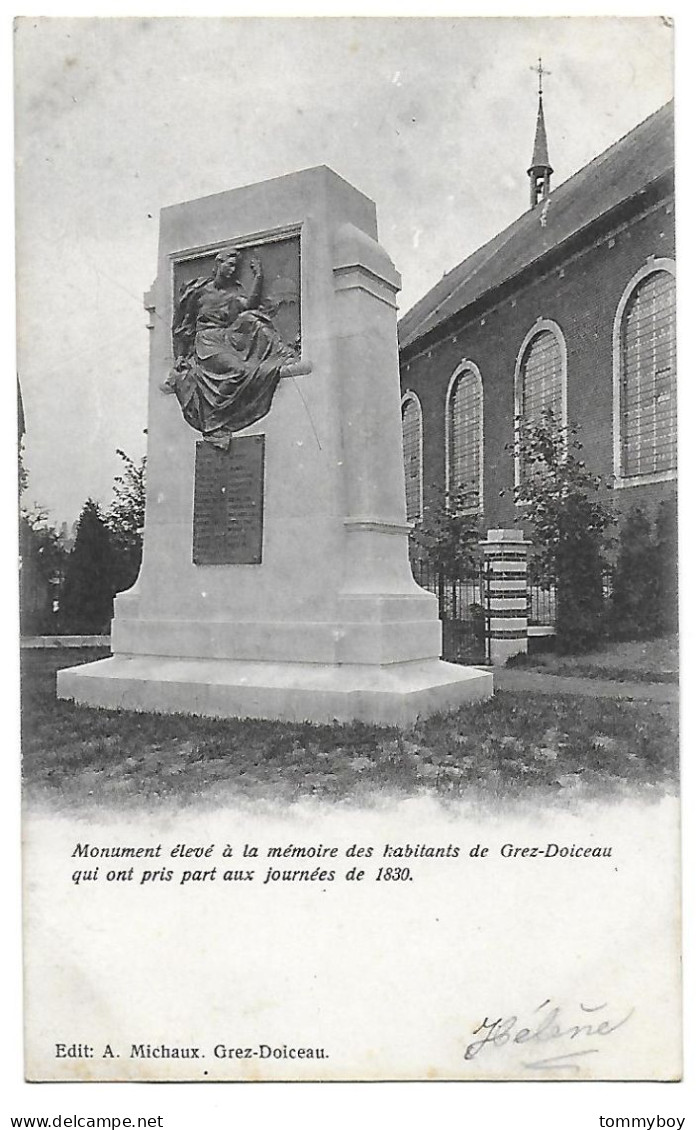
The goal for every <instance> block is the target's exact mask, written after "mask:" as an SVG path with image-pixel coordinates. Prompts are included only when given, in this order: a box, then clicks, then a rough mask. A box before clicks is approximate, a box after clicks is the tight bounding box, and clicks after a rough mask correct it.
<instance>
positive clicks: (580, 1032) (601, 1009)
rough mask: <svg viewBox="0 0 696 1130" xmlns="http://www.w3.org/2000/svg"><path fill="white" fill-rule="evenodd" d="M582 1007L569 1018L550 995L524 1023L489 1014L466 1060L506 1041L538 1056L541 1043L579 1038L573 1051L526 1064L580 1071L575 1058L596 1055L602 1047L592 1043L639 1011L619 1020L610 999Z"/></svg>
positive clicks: (529, 1066)
mask: <svg viewBox="0 0 696 1130" xmlns="http://www.w3.org/2000/svg"><path fill="white" fill-rule="evenodd" d="M579 1009H580V1013H582V1014H583V1015H581V1016H577V1015H576V1016H575V1017H571V1018H570V1019H569V1016H570V1013H569V1011H568V1010H567V1009H566V1010H564V1009H563V1008H562V1007H561V1006H560V1005H554V1004H553V1002H552V1000H551V999H550V998H549V999H548V1000H545V1001H543V1002H542V1003H541V1004H540V1005H539V1006H538V1007H537V1008H535V1009H534V1012H533V1014H532V1017H533V1018H530V1020H529V1021H528V1022H527V1023H526V1024H523V1023H522V1022H521V1021H520V1019H519V1017H517V1016H508V1017H506V1018H503V1017H502V1016H498V1017H496V1018H495V1019H490V1018H489V1017H488V1016H487V1017H485V1019H484V1020H483V1021H482V1022H481V1024H479V1026H478V1027H477V1028H474V1030H473V1035H474V1036H479V1037H480V1038H479V1039H478V1040H474V1041H473V1043H471V1044H469V1045H468V1047H467V1049H466V1051H465V1053H464V1059H469V1060H471V1059H475V1058H476V1056H478V1055H480V1054H481V1053H482V1052H485V1051H489V1050H491V1049H495V1048H500V1047H503V1046H504V1045H506V1044H519V1045H522V1046H526V1047H527V1049H528V1050H529V1051H532V1049H534V1051H533V1054H534V1055H535V1056H536V1055H537V1053H538V1051H540V1050H541V1049H540V1048H539V1045H540V1044H545V1043H549V1042H551V1041H556V1040H560V1041H561V1043H559V1044H556V1045H555V1047H556V1048H558V1049H560V1048H564V1047H565V1046H564V1043H563V1041H568V1042H570V1041H577V1045H576V1046H574V1047H572V1048H571V1049H570V1050H569V1051H567V1050H563V1051H560V1050H559V1051H558V1052H557V1053H555V1054H551V1055H543V1056H542V1057H541V1058H534V1059H531V1060H529V1061H528V1062H525V1063H523V1066H524V1067H527V1068H529V1069H530V1070H542V1069H547V1070H557V1071H562V1070H568V1071H579V1070H580V1065H579V1064H578V1063H577V1062H575V1061H576V1060H577V1059H579V1058H580V1057H581V1056H587V1055H593V1054H595V1053H596V1052H598V1051H599V1050H600V1048H599V1047H594V1046H590V1043H591V1044H594V1043H595V1042H597V1043H601V1040H602V1039H603V1038H606V1037H607V1036H611V1034H612V1032H616V1031H617V1029H619V1028H622V1027H623V1025H624V1024H627V1023H628V1021H629V1020H630V1019H631V1017H632V1016H633V1013H634V1012H635V1009H633V1008H632V1009H631V1010H630V1011H629V1012H627V1013H626V1015H625V1016H622V1017H621V1018H620V1019H618V1020H617V1019H615V1018H614V1017H610V1016H609V1013H608V1012H607V1011H606V1010H607V1009H608V1005H607V1003H606V1001H605V1002H604V1004H597V1005H585V1004H580V1005H579ZM566 1014H568V1015H566ZM481 1033H483V1035H481Z"/></svg>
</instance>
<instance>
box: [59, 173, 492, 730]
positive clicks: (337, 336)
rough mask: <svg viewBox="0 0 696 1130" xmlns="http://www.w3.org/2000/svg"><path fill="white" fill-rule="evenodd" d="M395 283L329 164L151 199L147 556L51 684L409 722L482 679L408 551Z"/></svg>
mask: <svg viewBox="0 0 696 1130" xmlns="http://www.w3.org/2000/svg"><path fill="white" fill-rule="evenodd" d="M399 286H400V278H399V275H398V273H397V272H396V271H395V269H394V267H393V265H392V263H391V260H390V259H389V257H388V255H387V254H386V253H385V251H384V250H383V249H382V248H381V247H380V246H379V244H378V243H377V224H376V215H375V206H374V204H373V203H372V201H370V200H369V199H368V198H367V197H365V196H363V195H362V194H361V193H360V192H358V191H357V190H356V189H354V188H353V187H351V185H349V184H348V183H347V182H346V181H344V180H342V179H341V178H340V177H338V176H337V175H336V174H335V173H333V172H332V171H331V170H330V169H328V168H325V167H320V168H315V169H308V170H306V171H304V172H300V173H296V174H293V175H290V176H286V177H281V178H279V179H277V180H273V181H266V182H264V183H262V184H257V185H251V186H248V187H245V188H240V189H235V190H233V191H230V192H224V193H220V194H218V195H215V196H209V197H205V198H203V199H201V200H194V201H190V202H188V203H185V204H180V205H176V206H174V207H170V208H165V209H164V210H163V211H162V214H161V222H160V247H159V263H158V273H157V279H156V282H155V283H154V285H153V288H152V290H151V291H150V292H149V294H148V295H146V306H147V307H148V309H149V310H150V312H151V315H152V318H151V322H152V339H151V360H150V387H149V409H148V476H147V500H146V516H145V534H144V547H143V562H142V567H141V571H140V575H139V577H138V580H137V582H136V584H135V586H134V587H133V588H132V589H131V590H130V591H129V592H126V593H122V594H120V595H119V596H118V597H117V598H116V603H115V612H114V620H113V627H112V652H113V654H112V656H111V657H110V658H108V659H104V660H100V661H99V662H96V663H90V664H87V665H85V666H82V667H74V668H70V669H67V670H63V671H60V672H59V674H58V695H59V696H60V697H61V698H70V699H74V700H75V701H76V702H79V703H85V704H88V705H91V706H106V707H112V708H114V707H123V708H126V709H131V710H141V711H163V712H167V713H171V712H183V713H193V714H202V715H212V716H218V717H257V718H272V719H285V720H292V721H299V720H310V721H315V722H328V721H332V720H334V719H336V720H339V721H353V720H360V721H364V722H371V723H382V724H389V725H410V724H411V723H413V722H415V721H416V719H417V718H418V717H422V716H425V715H429V714H433V713H436V712H440V711H445V710H449V709H453V708H455V707H457V706H459V705H460V704H462V703H466V702H472V701H475V700H478V699H481V698H487V697H488V696H490V694H491V693H492V676H491V674H490V673H488V672H483V671H479V670H475V669H471V668H466V667H461V666H457V665H454V664H449V663H443V662H442V661H441V660H440V658H439V656H440V652H441V626H440V622H439V620H438V614H437V600H436V598H435V596H434V595H432V594H431V593H427V592H425V591H424V590H423V589H421V588H420V587H419V586H418V585H416V583H415V581H414V580H413V577H412V574H411V569H410V565H409V560H408V529H409V528H408V525H407V523H406V510H405V491H404V471H403V460H402V446H401V443H402V441H401V412H400V393H399V377H398V359H397V342H396V294H397V293H398V290H399Z"/></svg>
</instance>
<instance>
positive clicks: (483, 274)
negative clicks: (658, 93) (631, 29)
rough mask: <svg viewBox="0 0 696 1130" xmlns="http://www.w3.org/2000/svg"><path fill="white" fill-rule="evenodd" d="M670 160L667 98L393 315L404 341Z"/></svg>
mask: <svg viewBox="0 0 696 1130" xmlns="http://www.w3.org/2000/svg"><path fill="white" fill-rule="evenodd" d="M673 168H674V103H673V102H668V103H667V105H666V106H663V107H662V108H661V109H659V110H657V111H656V112H655V113H654V114H652V115H651V116H650V117H649V118H646V120H645V121H644V122H641V124H640V125H638V126H636V128H635V129H633V130H631V132H630V133H628V134H626V136H625V137H622V138H621V139H620V140H619V141H617V142H615V144H614V145H612V146H610V148H609V149H606V150H605V151H604V153H601V154H600V155H599V156H598V157H595V159H594V160H593V161H590V163H589V164H588V165H585V167H584V168H582V169H580V170H579V172H577V173H575V174H574V175H573V176H572V177H570V178H569V179H568V180H567V181H564V183H563V184H561V185H559V187H558V188H556V189H554V191H553V192H551V193H550V194H549V196H548V197H547V199H546V201H545V202H544V204H543V205H539V206H538V207H536V208H533V209H530V210H529V211H528V212H524V213H523V214H522V215H521V216H520V217H519V219H517V220H515V221H514V223H512V224H510V226H509V227H508V228H506V229H505V230H504V231H503V232H501V233H500V234H499V235H497V236H495V237H494V238H493V239H491V240H490V241H489V242H488V243H486V244H484V246H483V247H480V248H479V249H478V251H474V253H473V254H472V255H469V257H468V258H467V259H465V260H464V261H463V262H462V263H460V264H459V265H458V266H457V267H454V268H453V270H451V271H449V272H448V274H446V275H444V276H443V278H442V279H441V280H440V281H439V282H438V283H436V285H435V286H434V287H433V288H432V290H430V291H428V293H427V294H426V295H425V296H424V297H423V298H421V299H420V301H419V302H417V303H416V304H415V306H413V307H412V308H411V309H410V310H409V311H408V312H407V313H406V314H404V316H403V318H401V320H400V322H399V346H400V348H401V349H404V348H405V347H406V346H409V345H411V344H412V343H413V342H415V341H417V340H418V339H419V338H421V337H423V336H424V335H425V334H427V333H429V332H430V331H431V330H433V329H435V328H436V327H437V326H439V325H441V324H442V323H443V322H446V321H448V319H449V318H451V317H453V316H454V315H455V314H458V313H460V312H461V311H462V310H464V309H466V307H467V306H470V305H471V304H472V303H473V302H475V301H476V300H477V299H480V298H482V297H483V296H484V295H486V294H487V293H488V292H489V291H492V290H494V289H495V288H496V287H498V286H500V285H502V284H503V283H505V282H508V281H510V280H511V279H513V278H514V277H515V276H516V275H518V274H519V273H520V272H521V271H523V270H524V269H525V268H526V267H529V266H531V265H532V264H533V263H535V262H537V261H538V260H540V259H543V258H544V256H546V255H547V254H548V253H549V252H551V251H553V250H554V249H555V248H557V247H558V246H559V245H560V244H562V243H563V242H565V241H566V240H568V239H570V238H571V237H572V236H574V235H576V234H577V233H579V232H580V231H582V230H583V229H584V228H587V227H588V226H589V225H591V224H593V223H594V222H595V221H597V220H598V219H600V217H602V216H603V215H605V214H606V213H608V212H610V211H611V210H612V209H613V208H615V207H616V206H617V205H619V204H621V203H623V202H624V201H626V200H628V199H629V198H630V197H632V196H635V195H636V194H637V193H639V192H641V191H643V190H644V189H646V188H647V187H648V186H649V185H650V184H651V183H652V182H653V181H655V180H658V179H659V178H660V177H661V176H663V175H664V174H665V173H669V172H670V171H671V170H672V169H673Z"/></svg>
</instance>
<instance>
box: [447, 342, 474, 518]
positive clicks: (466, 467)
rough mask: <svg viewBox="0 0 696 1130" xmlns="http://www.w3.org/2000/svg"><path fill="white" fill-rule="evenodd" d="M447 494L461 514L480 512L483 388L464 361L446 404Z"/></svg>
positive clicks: (472, 369) (452, 382)
mask: <svg viewBox="0 0 696 1130" xmlns="http://www.w3.org/2000/svg"><path fill="white" fill-rule="evenodd" d="M446 412H447V418H446V443H447V494H448V497H449V498H450V499H455V498H456V500H457V503H458V505H459V506H460V507H461V508H462V509H464V510H470V511H472V513H473V512H475V511H480V510H481V509H482V508H483V385H482V382H481V374H480V372H479V370H478V368H477V367H476V365H474V364H473V363H472V362H470V361H465V362H464V363H463V364H462V365H461V366H460V367H459V369H457V371H456V373H455V374H454V376H453V377H452V380H451V381H450V384H449V388H448V390H447V401H446Z"/></svg>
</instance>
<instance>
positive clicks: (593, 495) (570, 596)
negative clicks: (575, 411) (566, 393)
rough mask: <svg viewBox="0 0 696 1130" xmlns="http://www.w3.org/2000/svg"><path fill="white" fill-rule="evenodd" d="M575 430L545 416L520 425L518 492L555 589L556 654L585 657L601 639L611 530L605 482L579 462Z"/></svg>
mask: <svg viewBox="0 0 696 1130" xmlns="http://www.w3.org/2000/svg"><path fill="white" fill-rule="evenodd" d="M577 434H578V429H577V427H575V426H570V427H567V428H566V427H561V426H560V425H558V424H557V422H556V421H555V419H554V416H553V413H552V412H551V411H550V410H549V409H547V410H546V411H545V412H544V413H543V414H542V418H541V420H540V421H538V422H536V423H533V424H527V425H522V424H519V432H518V444H517V451H518V454H519V459H520V466H521V467H523V468H524V473H523V478H522V481H521V482H520V483H519V485H518V486H517V487H516V488H515V499H516V501H517V502H518V503H520V504H521V507H522V511H521V515H520V517H521V518H522V520H524V521H525V522H526V523H528V524H529V526H530V527H531V531H532V538H533V541H534V545H535V561H534V567H535V572H536V575H537V578H538V580H539V581H540V582H541V583H542V584H544V583H546V584H553V583H555V585H556V648H557V650H558V651H560V652H562V653H563V652H566V653H571V652H582V651H587V650H589V649H590V648H591V647H593V646H594V645H595V644H596V643H597V641H598V640H599V639H600V637H601V635H602V634H603V611H604V601H603V591H602V576H603V572H604V569H605V567H606V562H605V549H606V532H607V528H608V527H609V525H610V524H611V522H612V520H613V519H612V516H611V512H610V510H609V508H608V506H607V505H606V504H605V503H604V502H603V501H602V500H601V498H600V491H601V490H602V488H603V484H602V481H601V479H600V478H599V477H598V476H596V475H592V474H591V473H590V472H589V471H588V470H587V468H586V466H585V463H584V462H583V460H582V459H580V458H579V453H580V452H581V450H582V444H581V443H580V442H579V440H578V439H577Z"/></svg>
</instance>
